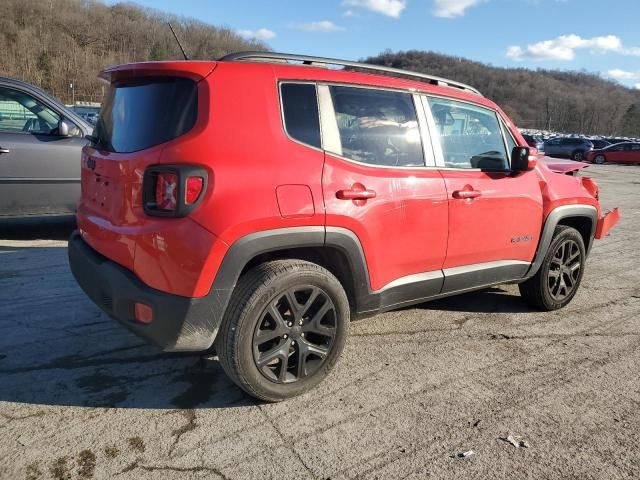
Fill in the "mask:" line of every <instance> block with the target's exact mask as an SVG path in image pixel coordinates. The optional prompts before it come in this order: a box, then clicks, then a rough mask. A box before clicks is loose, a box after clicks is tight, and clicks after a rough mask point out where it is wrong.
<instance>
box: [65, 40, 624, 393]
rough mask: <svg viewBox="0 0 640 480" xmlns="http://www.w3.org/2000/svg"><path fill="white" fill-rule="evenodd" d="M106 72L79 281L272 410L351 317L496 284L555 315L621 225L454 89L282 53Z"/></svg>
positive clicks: (315, 372)
mask: <svg viewBox="0 0 640 480" xmlns="http://www.w3.org/2000/svg"><path fill="white" fill-rule="evenodd" d="M100 76H101V77H102V78H103V79H104V80H106V81H107V82H108V83H109V84H110V89H109V91H108V93H107V94H106V97H105V99H104V103H103V105H102V111H101V114H100V120H99V122H98V124H97V127H96V131H95V133H94V136H93V137H91V138H90V140H91V143H90V145H88V146H87V147H85V149H84V151H83V154H82V199H81V201H80V205H79V207H78V226H79V230H78V231H77V232H75V233H74V234H73V236H72V237H71V239H70V242H69V260H70V263H71V268H72V271H73V274H74V276H75V278H76V279H77V281H78V283H79V284H80V286H81V287H82V288H83V289H84V291H85V292H86V294H87V295H88V296H89V297H90V298H91V299H92V300H93V301H94V302H95V303H96V304H97V305H98V306H99V307H100V308H102V309H103V310H104V311H105V312H106V313H108V314H109V315H110V316H111V317H113V318H115V319H117V320H118V321H120V322H122V323H123V324H124V325H126V326H127V327H129V328H130V329H131V330H133V331H134V332H135V333H137V334H139V335H141V336H142V337H144V338H146V339H147V340H148V341H150V342H151V343H154V344H156V345H158V346H160V347H161V348H162V349H164V350H167V351H206V350H209V349H211V348H215V351H216V352H217V355H218V356H219V359H220V362H221V364H222V366H223V368H224V370H225V371H226V372H227V374H228V375H229V376H230V377H231V378H232V379H233V381H234V382H236V383H237V384H238V385H239V386H240V387H241V388H242V389H244V390H245V391H246V392H248V393H249V394H251V395H253V396H255V397H258V398H260V399H264V400H269V401H277V400H282V399H285V398H288V397H291V396H294V395H298V394H300V393H302V392H304V391H306V390H308V389H310V388H312V387H313V386H314V385H316V384H318V383H319V382H320V381H321V380H322V379H323V378H324V377H325V376H326V375H327V374H328V373H329V372H330V370H331V369H332V368H333V367H334V365H335V364H336V362H337V360H338V357H339V356H340V353H341V351H342V349H343V347H344V344H345V340H346V337H347V333H348V329H349V322H350V320H351V319H354V318H359V317H364V316H368V315H374V314H376V313H378V312H382V311H386V310H390V309H394V308H398V307H403V306H406V305H411V304H416V303H420V302H425V301H427V300H431V299H435V298H441V297H445V296H449V295H454V294H457V293H462V292H468V291H470V290H476V289H481V288H485V287H488V286H490V285H496V284H501V283H505V282H516V283H518V284H519V285H520V291H521V292H522V295H523V297H524V299H525V300H526V301H527V302H528V303H529V304H531V305H533V306H535V307H538V308H540V309H543V310H552V309H557V308H561V307H563V306H565V305H566V304H567V303H569V302H570V301H571V299H572V298H573V296H574V295H575V293H576V290H577V289H578V286H579V284H580V280H581V278H582V275H583V273H584V268H585V261H586V258H587V254H588V253H589V249H590V248H591V245H592V243H593V239H594V238H601V237H603V236H604V235H606V233H607V232H608V231H609V229H610V228H611V227H612V226H613V225H614V224H615V223H616V221H617V219H618V213H617V210H615V211H614V212H613V213H612V214H609V215H602V214H601V212H600V205H599V202H598V187H597V185H596V184H595V183H594V182H593V181H592V180H590V179H588V178H584V177H575V176H569V175H560V174H557V173H554V172H552V171H551V170H550V169H549V168H547V167H546V166H545V165H544V164H542V162H540V163H538V164H536V161H535V159H536V157H535V156H534V155H533V153H535V152H534V151H532V152H530V151H529V148H527V147H525V145H526V143H525V141H524V139H523V138H522V136H521V135H520V134H519V133H518V130H517V129H516V128H515V126H514V125H513V123H512V122H511V121H510V120H509V119H508V118H507V116H506V115H505V114H504V113H503V112H502V111H501V110H500V108H498V107H497V106H496V105H495V104H494V103H493V102H491V101H490V100H488V99H486V98H484V97H483V96H482V95H481V94H480V93H479V92H478V91H477V90H475V89H473V88H472V87H469V86H467V85H463V84H460V83H458V82H454V81H451V80H446V79H442V78H437V77H432V76H429V75H424V74H419V73H412V72H408V71H403V70H397V69H393V68H386V67H380V66H374V65H366V64H360V63H355V62H347V61H341V60H335V59H327V58H317V57H308V56H302V55H287V54H277V53H270V52H244V53H236V54H232V55H227V56H226V57H223V58H221V59H220V60H218V61H202V62H197V61H172V62H149V63H135V64H130V65H120V66H115V67H112V68H109V69H107V70H105V71H103V72H102V73H101V74H100ZM530 153H531V155H530Z"/></svg>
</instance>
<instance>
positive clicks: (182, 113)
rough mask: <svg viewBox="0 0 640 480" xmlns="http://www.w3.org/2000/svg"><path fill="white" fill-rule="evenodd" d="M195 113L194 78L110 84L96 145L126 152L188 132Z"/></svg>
mask: <svg viewBox="0 0 640 480" xmlns="http://www.w3.org/2000/svg"><path fill="white" fill-rule="evenodd" d="M196 116H197V87H196V82H195V81H193V80H190V79H187V78H178V77H162V78H145V79H142V80H140V79H137V80H134V81H127V82H119V83H115V84H112V85H111V87H110V89H109V91H108V92H107V94H106V95H105V98H104V100H103V103H102V109H101V111H100V117H99V119H98V123H97V125H96V128H95V131H94V136H95V137H96V142H95V146H96V147H97V148H100V149H103V150H108V151H111V152H120V153H129V152H136V151H138V150H143V149H145V148H149V147H152V146H154V145H158V144H160V143H164V142H167V141H169V140H172V139H174V138H176V137H179V136H180V135H183V134H185V133H187V132H188V131H189V130H191V128H192V127H193V125H194V124H195V121H196Z"/></svg>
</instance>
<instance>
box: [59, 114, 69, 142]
mask: <svg viewBox="0 0 640 480" xmlns="http://www.w3.org/2000/svg"><path fill="white" fill-rule="evenodd" d="M70 132H71V127H70V126H69V124H68V123H67V121H66V120H64V119H62V118H61V119H60V121H59V122H58V135H60V136H61V137H69V136H71V133H70Z"/></svg>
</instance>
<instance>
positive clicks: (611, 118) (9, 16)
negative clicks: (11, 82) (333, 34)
mask: <svg viewBox="0 0 640 480" xmlns="http://www.w3.org/2000/svg"><path fill="white" fill-rule="evenodd" d="M167 21H171V22H172V24H173V25H174V28H175V29H176V31H177V33H178V36H179V37H180V39H181V40H182V42H183V44H184V47H185V49H186V50H187V53H188V54H189V55H190V56H191V58H195V59H215V58H218V57H220V56H221V55H223V54H225V53H228V52H231V51H238V50H248V49H256V50H262V49H266V48H268V47H267V46H266V45H264V44H261V43H257V42H249V41H246V40H244V39H243V38H241V37H240V36H238V35H237V34H236V33H234V32H233V31H232V30H230V29H228V28H222V27H213V26H211V25H207V24H204V23H201V22H199V21H197V20H194V19H188V18H182V17H175V16H172V15H167V14H164V13H162V12H158V11H156V10H150V9H145V8H142V7H139V6H137V5H134V4H131V3H119V4H115V5H112V6H111V5H105V4H103V3H101V2H99V1H97V0H0V42H1V43H0V45H2V48H0V75H5V76H11V77H15V78H20V79H23V80H26V81H28V82H31V83H35V84H37V85H39V86H41V87H42V88H44V89H45V90H47V91H49V92H50V93H52V94H53V95H55V96H57V97H58V98H60V99H61V100H63V101H65V102H70V101H71V99H72V91H71V88H70V87H69V84H70V83H73V84H74V86H75V99H76V100H88V101H100V100H101V98H102V89H103V84H102V82H100V81H99V80H97V78H96V74H97V73H98V72H99V71H100V70H102V69H103V68H104V67H107V66H109V65H114V64H118V63H126V62H131V61H141V60H164V59H180V58H182V55H181V53H180V50H179V48H178V45H177V44H176V42H175V39H174V38H173V36H172V35H171V32H170V30H169V28H168V27H167V24H166V22H167ZM292 50H295V48H294V49H292ZM298 53H307V52H298ZM366 61H368V62H371V63H378V64H383V65H388V66H393V67H397V68H405V69H409V70H415V71H421V72H425V73H431V74H434V75H438V76H442V77H449V78H452V79H455V80H458V81H461V82H465V83H469V84H470V85H473V86H474V87H476V88H478V89H479V90H480V91H481V92H482V93H483V94H484V95H486V96H487V97H489V98H491V99H493V100H495V101H497V102H498V103H499V104H500V105H501V106H502V108H503V109H504V110H505V111H506V112H507V113H508V114H509V115H510V116H511V118H512V119H513V120H514V121H515V122H516V123H517V124H518V125H519V126H520V127H521V128H539V129H547V130H555V131H564V132H577V133H593V134H606V135H627V136H640V91H635V90H631V89H629V88H625V87H623V86H621V85H619V84H616V83H614V82H611V81H608V80H605V79H603V78H601V77H599V76H597V75H592V74H587V73H581V72H560V71H548V70H535V71H534V70H526V69H524V68H523V69H505V68H496V67H492V66H487V65H484V64H482V63H478V62H472V61H470V60H466V59H463V58H457V57H450V56H445V55H440V54H436V53H432V52H423V51H408V52H397V53H393V52H385V53H383V54H381V55H379V56H376V57H371V58H369V59H367V60H366Z"/></svg>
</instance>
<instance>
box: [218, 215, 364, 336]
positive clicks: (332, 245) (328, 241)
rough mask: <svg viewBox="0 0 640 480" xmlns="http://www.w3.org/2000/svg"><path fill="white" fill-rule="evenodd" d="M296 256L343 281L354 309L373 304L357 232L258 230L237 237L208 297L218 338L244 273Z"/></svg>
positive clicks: (295, 229)
mask: <svg viewBox="0 0 640 480" xmlns="http://www.w3.org/2000/svg"><path fill="white" fill-rule="evenodd" d="M285 258H293V259H299V260H307V261H310V262H313V263H316V264H318V265H320V266H322V267H324V268H326V269H327V270H329V271H330V272H331V273H333V274H334V275H335V276H336V278H337V279H338V280H339V281H340V283H341V284H342V286H343V288H344V289H345V291H346V292H347V297H348V298H349V303H350V307H351V309H352V311H353V312H357V311H361V310H370V309H372V308H373V307H371V306H370V305H369V303H371V301H372V300H371V298H370V297H371V296H370V295H369V275H368V271H367V265H366V260H365V257H364V253H363V250H362V246H361V245H360V241H359V240H358V238H357V236H356V235H355V234H354V233H353V232H351V231H349V230H346V229H343V228H337V227H326V228H325V227H323V226H308V227H289V228H280V229H274V230H266V231H262V232H256V233H252V234H249V235H247V236H244V237H242V238H240V239H238V240H237V241H235V242H234V243H233V244H232V245H231V247H230V248H229V250H228V251H227V253H226V254H225V256H224V259H223V260H222V263H221V265H220V267H219V268H218V273H217V275H216V277H215V279H214V281H213V284H212V287H211V290H210V291H209V294H208V295H207V297H210V298H213V299H215V305H216V308H215V311H212V315H213V317H214V318H213V324H214V325H215V329H214V330H215V331H214V332H213V336H212V338H211V344H213V342H214V340H215V336H216V334H217V331H218V328H219V326H220V324H221V322H222V319H223V318H224V315H225V312H226V310H227V307H228V305H229V300H230V299H231V295H232V293H233V290H234V288H235V286H236V284H237V282H238V279H239V278H240V276H241V275H242V274H243V273H245V272H246V271H248V270H249V269H251V268H252V267H254V266H256V265H258V264H260V263H262V262H266V261H271V260H281V259H285Z"/></svg>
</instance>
